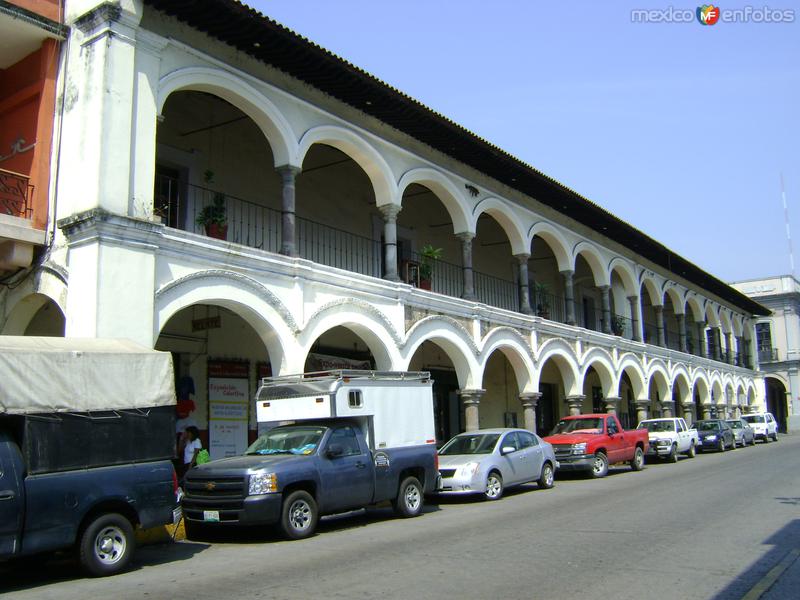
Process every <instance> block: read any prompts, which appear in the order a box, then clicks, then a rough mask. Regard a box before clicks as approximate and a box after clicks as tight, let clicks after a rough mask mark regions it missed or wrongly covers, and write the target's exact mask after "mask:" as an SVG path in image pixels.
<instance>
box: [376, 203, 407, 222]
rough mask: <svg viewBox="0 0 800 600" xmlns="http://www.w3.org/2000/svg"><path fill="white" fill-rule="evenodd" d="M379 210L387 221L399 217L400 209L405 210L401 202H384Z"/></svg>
mask: <svg viewBox="0 0 800 600" xmlns="http://www.w3.org/2000/svg"><path fill="white" fill-rule="evenodd" d="M378 210H379V211H381V215H383V218H384V219H385V220H387V221H395V220H396V219H397V215H399V214H400V211H401V210H403V207H402V206H400V205H399V204H384V205H382V206H379V207H378Z"/></svg>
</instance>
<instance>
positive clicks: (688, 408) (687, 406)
mask: <svg viewBox="0 0 800 600" xmlns="http://www.w3.org/2000/svg"><path fill="white" fill-rule="evenodd" d="M681 408H682V409H683V412H688V413H691V412H694V402H681Z"/></svg>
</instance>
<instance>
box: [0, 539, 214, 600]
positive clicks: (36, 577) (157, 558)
mask: <svg viewBox="0 0 800 600" xmlns="http://www.w3.org/2000/svg"><path fill="white" fill-rule="evenodd" d="M206 548H208V544H181V543H166V544H156V545H152V546H143V547H141V548H138V549H137V550H136V553H135V554H134V556H133V560H132V561H131V564H130V566H129V567H128V569H127V570H126V571H125V573H131V572H136V571H138V570H140V569H142V568H143V567H148V566H152V565H162V564H168V563H174V562H179V561H183V560H189V559H191V558H192V557H193V556H195V555H196V554H198V553H200V552H202V551H203V550H205V549H206ZM87 577H88V576H87V575H86V574H85V573H84V572H83V570H82V569H81V567H80V565H79V564H78V561H77V558H76V557H75V555H74V554H72V553H68V552H61V553H57V554H50V555H38V556H29V557H25V558H21V559H16V560H12V561H10V562H7V563H0V595H2V593H4V592H12V591H20V590H29V589H35V588H37V587H39V586H43V585H51V584H54V583H60V582H65V581H73V580H77V579H85V578H87Z"/></svg>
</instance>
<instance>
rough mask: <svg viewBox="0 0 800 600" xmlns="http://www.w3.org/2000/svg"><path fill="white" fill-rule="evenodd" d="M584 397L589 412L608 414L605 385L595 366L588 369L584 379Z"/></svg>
mask: <svg viewBox="0 0 800 600" xmlns="http://www.w3.org/2000/svg"><path fill="white" fill-rule="evenodd" d="M583 396H584V398H585V400H584V406H585V407H586V410H587V412H592V413H604V412H606V407H605V396H604V394H603V383H602V381H600V374H599V373H598V372H597V370H596V369H595V368H594V367H593V366H590V367H589V368H588V369H586V374H585V375H584V377H583ZM582 412H583V411H582Z"/></svg>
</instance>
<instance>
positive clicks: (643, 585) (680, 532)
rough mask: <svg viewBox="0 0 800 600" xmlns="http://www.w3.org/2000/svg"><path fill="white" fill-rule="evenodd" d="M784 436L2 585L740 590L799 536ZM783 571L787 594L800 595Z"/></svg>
mask: <svg viewBox="0 0 800 600" xmlns="http://www.w3.org/2000/svg"><path fill="white" fill-rule="evenodd" d="M780 439H781V441H780V442H779V443H777V444H776V443H771V444H766V445H764V444H759V445H757V446H756V447H755V448H746V449H740V450H736V451H728V452H725V453H724V454H716V453H707V454H702V455H699V456H698V457H697V458H694V459H685V458H682V459H681V461H680V462H679V463H678V464H677V465H673V464H650V465H648V467H647V468H646V469H645V470H644V471H642V472H640V473H633V472H631V471H630V470H629V469H628V468H627V467H619V468H614V469H612V472H611V474H610V475H609V476H608V477H606V478H605V479H602V480H586V479H581V478H578V477H567V476H564V477H560V478H558V479H557V481H556V487H555V488H554V489H552V490H537V489H536V486H535V485H534V484H531V485H529V486H525V487H523V488H521V489H520V490H518V491H516V492H507V495H506V497H505V498H503V499H502V500H500V501H498V502H493V503H489V502H482V501H472V500H460V499H459V500H444V501H441V502H440V503H439V504H438V505H437V504H432V503H431V504H429V505H428V506H427V508H426V513H425V514H424V515H423V516H421V517H419V518H416V519H410V520H400V519H395V518H394V517H393V516H392V513H391V511H390V510H389V509H373V510H369V511H367V512H366V513H365V512H363V511H362V512H360V513H355V514H351V515H348V516H346V517H338V518H335V519H332V520H326V521H323V522H322V523H321V524H320V528H319V533H318V534H317V535H316V536H314V537H313V538H311V539H308V540H304V541H299V542H284V541H281V540H280V539H278V538H277V537H276V536H275V535H274V534H271V533H265V532H257V533H256V534H254V535H251V536H249V538H248V539H241V538H231V537H228V538H224V539H217V540H214V541H213V542H211V543H195V542H185V543H177V544H172V545H161V546H151V547H145V548H141V549H140V551H139V553H138V555H137V557H136V559H135V565H134V568H133V570H131V571H130V572H128V573H125V574H123V575H119V576H117V577H112V578H108V579H86V578H83V577H82V576H81V575H80V573H79V572H78V571H77V568H76V567H75V565H74V564H73V563H72V562H70V561H68V560H65V559H62V560H55V561H51V562H50V563H48V565H47V567H46V568H43V566H42V565H25V566H20V565H5V566H0V593H2V596H3V600H22V599H29V598H30V599H34V598H35V599H36V600H43V599H47V598H54V599H56V598H57V599H58V600H69V599H72V598H75V599H81V600H83V599H85V598H115V599H123V598H137V599H140V598H156V599H161V598H164V599H170V600H172V599H175V598H185V599H187V600H202V599H214V600H232V599H239V598H293V599H298V598H315V599H316V598H330V599H334V598H347V599H358V598H370V599H371V598H381V599H382V600H385V599H390V598H441V597H445V596H446V597H451V598H458V597H460V598H480V599H483V598H525V599H530V598H556V599H560V598H571V599H577V598H593V599H595V598H612V599H614V600H619V599H624V598H637V599H639V598H653V597H656V598H684V599H690V598H713V599H720V600H722V599H726V600H727V599H729V598H732V599H733V598H743V597H745V595H746V594H747V593H748V591H750V590H751V589H753V588H754V587H756V586H757V585H758V584H759V583H760V582H763V581H764V580H765V577H766V576H767V575H768V573H769V572H770V570H771V569H773V567H775V566H776V565H779V563H781V561H784V562H786V561H787V558H791V556H796V555H797V553H798V549H800V468H798V467H800V460H799V459H798V457H800V435H795V436H782V437H781V438H780ZM790 555H791V556H790ZM777 585H778V586H780V585H781V582H780V581H779V582H778V584H777ZM784 587H787V590H788V591H787V592H786V593H787V594H790V595H788V596H786V597H792V596H791V593H794V594H796V595H794V596H793V597H795V598H797V597H800V591H798V590H797V589H794V591H793V592H792V591H791V590H792V589H793V588H790V587H788V586H786V585H785V581H784ZM757 589H758V588H757ZM778 589H780V588H779V587H773V594H772V596H771V597H773V598H774V597H776V593H775V592H776V590H778ZM752 596H753V595H752V594H751V596H750V597H752ZM782 596H783V593H780V595H778V596H777V597H778V598H780V597H782Z"/></svg>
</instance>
